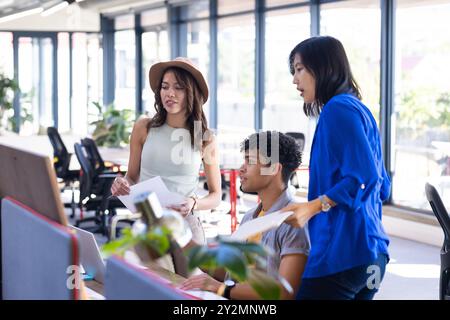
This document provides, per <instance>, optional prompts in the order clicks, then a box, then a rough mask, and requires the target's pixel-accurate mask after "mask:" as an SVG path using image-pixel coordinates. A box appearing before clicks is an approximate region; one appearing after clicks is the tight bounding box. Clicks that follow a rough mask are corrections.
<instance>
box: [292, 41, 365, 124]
mask: <svg viewBox="0 0 450 320" xmlns="http://www.w3.org/2000/svg"><path fill="white" fill-rule="evenodd" d="M297 54H298V55H300V58H301V61H302V64H303V65H304V67H305V68H306V70H308V71H309V72H310V73H311V74H312V75H313V77H314V78H315V81H316V99H315V101H314V102H313V103H305V104H304V105H303V111H304V112H305V114H306V115H307V116H318V115H319V114H320V112H321V111H322V108H323V106H324V105H325V104H326V103H327V102H328V101H329V100H330V99H331V98H332V97H334V96H335V95H338V94H341V93H350V94H353V95H354V96H355V97H357V98H358V99H359V100H361V92H360V88H359V86H358V84H357V83H356V81H355V79H354V78H353V75H352V71H351V69H350V64H349V62H348V58H347V55H346V54H345V50H344V46H343V45H342V43H341V42H340V41H339V40H337V39H335V38H333V37H329V36H320V37H312V38H309V39H306V40H304V41H302V42H300V43H299V44H298V45H296V46H295V48H294V49H292V51H291V53H290V55H289V68H290V71H291V74H292V75H294V73H295V70H294V59H295V56H296V55H297Z"/></svg>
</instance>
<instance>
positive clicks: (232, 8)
mask: <svg viewBox="0 0 450 320" xmlns="http://www.w3.org/2000/svg"><path fill="white" fill-rule="evenodd" d="M252 10H255V1H254V0H245V1H242V0H218V1H217V11H218V12H217V13H218V14H219V15H225V14H231V13H236V12H243V11H252Z"/></svg>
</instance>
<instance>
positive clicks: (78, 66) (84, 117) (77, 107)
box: [72, 33, 97, 135]
mask: <svg viewBox="0 0 450 320" xmlns="http://www.w3.org/2000/svg"><path fill="white" fill-rule="evenodd" d="M86 45H87V35H86V33H74V34H73V35H72V50H73V52H72V59H73V60H72V64H73V69H72V90H73V96H72V131H73V133H74V134H78V135H86V134H87V133H88V121H89V119H88V112H89V110H92V109H89V108H88V107H89V106H88V100H87V94H88V90H87V87H88V86H87V84H88V73H87V70H88V67H87V66H88V61H87V47H86ZM92 112H94V113H97V111H92Z"/></svg>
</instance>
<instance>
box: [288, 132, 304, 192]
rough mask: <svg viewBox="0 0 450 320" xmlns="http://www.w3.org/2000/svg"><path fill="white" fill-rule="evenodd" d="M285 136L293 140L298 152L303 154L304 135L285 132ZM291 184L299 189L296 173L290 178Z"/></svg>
mask: <svg viewBox="0 0 450 320" xmlns="http://www.w3.org/2000/svg"><path fill="white" fill-rule="evenodd" d="M285 134H286V135H287V136H289V137H292V138H294V140H295V142H296V143H297V145H298V147H299V149H300V152H303V150H304V149H305V135H304V134H303V133H301V132H293V131H292V132H286V133H285ZM291 184H292V185H293V186H294V187H296V188H299V187H300V182H299V176H298V174H297V172H295V173H294V174H293V175H292V177H291Z"/></svg>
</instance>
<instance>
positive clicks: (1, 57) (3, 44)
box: [0, 32, 14, 78]
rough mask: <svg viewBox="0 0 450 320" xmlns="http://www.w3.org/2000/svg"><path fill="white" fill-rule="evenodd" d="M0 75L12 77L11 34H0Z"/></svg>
mask: <svg viewBox="0 0 450 320" xmlns="http://www.w3.org/2000/svg"><path fill="white" fill-rule="evenodd" d="M0 48H2V50H0V73H2V74H4V75H5V76H7V77H8V78H13V77H14V56H13V36H12V33H11V32H0Z"/></svg>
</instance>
